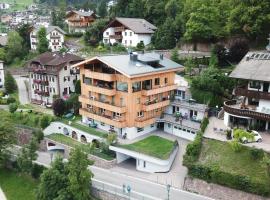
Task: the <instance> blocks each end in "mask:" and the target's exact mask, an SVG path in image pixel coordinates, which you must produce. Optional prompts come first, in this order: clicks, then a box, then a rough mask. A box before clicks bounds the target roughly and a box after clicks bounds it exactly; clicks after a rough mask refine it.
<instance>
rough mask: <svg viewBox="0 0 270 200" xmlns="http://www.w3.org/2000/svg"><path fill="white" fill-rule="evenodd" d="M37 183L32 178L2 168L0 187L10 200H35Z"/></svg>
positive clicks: (0, 170) (0, 171)
mask: <svg viewBox="0 0 270 200" xmlns="http://www.w3.org/2000/svg"><path fill="white" fill-rule="evenodd" d="M37 183H38V182H37V181H36V180H33V179H32V178H31V177H30V176H27V175H21V174H18V173H15V172H14V171H10V170H6V169H1V168H0V186H1V188H2V190H3V191H4V193H5V195H6V197H7V199H8V200H35V189H36V188H37Z"/></svg>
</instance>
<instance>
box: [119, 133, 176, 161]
mask: <svg viewBox="0 0 270 200" xmlns="http://www.w3.org/2000/svg"><path fill="white" fill-rule="evenodd" d="M174 146H175V142H174V141H171V140H167V139H165V138H162V137H159V136H155V135H153V136H149V137H147V138H145V139H143V140H140V141H138V142H135V143H132V144H125V145H119V147H122V148H125V149H128V150H132V151H136V152H140V153H143V154H146V155H149V156H153V157H156V158H160V159H163V160H165V159H168V158H169V157H170V155H171V152H172V151H173V149H174Z"/></svg>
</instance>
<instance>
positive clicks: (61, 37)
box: [30, 26, 66, 52]
mask: <svg viewBox="0 0 270 200" xmlns="http://www.w3.org/2000/svg"><path fill="white" fill-rule="evenodd" d="M40 28H41V26H37V27H35V28H34V29H33V30H32V31H31V33H30V43H31V49H32V50H37V44H38V36H37V35H38V31H39V30H40ZM45 28H46V33H47V36H46V38H47V40H48V42H49V49H51V51H52V52H54V51H59V50H60V49H61V48H62V47H63V45H64V42H65V34H66V33H65V31H63V30H62V29H61V28H59V27H58V26H48V27H45Z"/></svg>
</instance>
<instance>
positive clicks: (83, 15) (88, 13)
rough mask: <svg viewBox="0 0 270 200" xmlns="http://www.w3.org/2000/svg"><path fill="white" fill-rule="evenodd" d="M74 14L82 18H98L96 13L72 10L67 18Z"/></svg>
mask: <svg viewBox="0 0 270 200" xmlns="http://www.w3.org/2000/svg"><path fill="white" fill-rule="evenodd" d="M73 14H77V15H79V16H82V17H91V16H92V17H94V18H97V17H98V16H97V15H96V14H95V12H94V11H77V10H72V11H70V12H68V13H67V15H66V18H68V17H70V16H71V15H73Z"/></svg>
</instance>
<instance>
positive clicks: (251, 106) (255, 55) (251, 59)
mask: <svg viewBox="0 0 270 200" xmlns="http://www.w3.org/2000/svg"><path fill="white" fill-rule="evenodd" d="M269 67H270V52H269V51H252V52H248V53H247V54H246V56H245V57H244V58H243V59H242V60H241V62H240V63H239V64H238V65H237V66H236V68H235V69H234V70H233V71H232V73H231V74H230V77H231V78H234V79H237V80H238V85H237V87H236V88H235V89H234V91H233V95H234V99H233V100H230V101H226V102H225V103H224V111H225V112H224V123H225V125H227V126H228V127H231V128H233V127H235V126H237V127H238V126H242V127H246V128H249V129H256V130H264V131H265V130H270V69H269Z"/></svg>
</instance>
